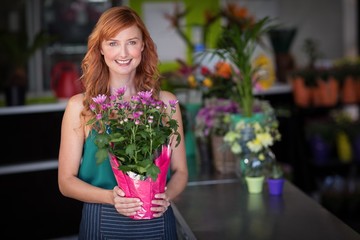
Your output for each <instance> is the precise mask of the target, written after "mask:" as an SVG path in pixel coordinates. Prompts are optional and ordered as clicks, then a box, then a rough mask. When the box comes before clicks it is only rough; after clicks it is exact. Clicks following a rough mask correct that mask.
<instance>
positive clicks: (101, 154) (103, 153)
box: [95, 149, 109, 164]
mask: <svg viewBox="0 0 360 240" xmlns="http://www.w3.org/2000/svg"><path fill="white" fill-rule="evenodd" d="M95 157H96V163H97V164H100V163H102V162H103V161H104V160H105V159H106V158H108V157H109V152H108V151H107V149H98V151H97V152H96V154H95Z"/></svg>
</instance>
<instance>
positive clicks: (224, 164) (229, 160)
mask: <svg viewBox="0 0 360 240" xmlns="http://www.w3.org/2000/svg"><path fill="white" fill-rule="evenodd" d="M211 148H212V159H213V163H214V169H215V171H217V172H218V173H220V174H228V173H234V172H235V169H236V168H235V156H234V154H233V153H232V152H231V150H230V148H228V147H227V146H226V145H225V142H224V137H223V136H216V135H212V136H211Z"/></svg>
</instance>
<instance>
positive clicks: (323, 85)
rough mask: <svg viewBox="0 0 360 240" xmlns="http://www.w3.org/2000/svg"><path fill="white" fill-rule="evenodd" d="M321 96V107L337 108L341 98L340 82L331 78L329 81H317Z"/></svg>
mask: <svg viewBox="0 0 360 240" xmlns="http://www.w3.org/2000/svg"><path fill="white" fill-rule="evenodd" d="M316 82H317V85H318V89H319V92H318V94H319V96H320V98H321V100H320V101H321V102H320V105H321V106H323V107H331V106H335V105H336V104H337V102H338V97H339V81H338V80H336V79H335V78H334V77H329V78H328V79H327V80H323V79H317V80H316Z"/></svg>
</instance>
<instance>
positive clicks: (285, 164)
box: [0, 0, 360, 239]
mask: <svg viewBox="0 0 360 240" xmlns="http://www.w3.org/2000/svg"><path fill="white" fill-rule="evenodd" d="M117 5H129V6H131V7H132V8H134V9H135V10H136V11H137V12H138V13H139V15H141V17H142V18H143V19H144V22H145V23H146V25H147V27H148V29H149V31H150V33H151V35H152V37H153V39H154V41H155V43H156V44H157V46H158V53H159V58H160V63H159V68H160V71H161V75H162V78H161V84H162V88H163V89H165V90H169V91H171V92H173V93H175V95H176V96H177V97H178V100H179V103H180V106H181V110H182V115H183V122H184V131H185V139H183V140H184V141H185V145H186V156H187V163H188V169H189V183H188V186H187V188H186V189H185V191H184V192H183V193H182V194H181V195H180V196H179V197H177V198H176V199H173V201H172V206H173V209H174V212H175V215H176V218H177V224H178V235H179V238H180V239H222V238H225V239H360V173H359V171H358V169H359V166H360V122H359V104H360V77H359V74H360V70H359V69H360V61H359V58H358V49H360V48H359V47H360V46H359V43H358V42H359V41H358V36H357V32H358V28H359V26H360V25H359V20H358V17H357V16H358V15H359V11H358V9H359V4H358V1H346V0H335V1H325V0H321V1H312V0H303V1H295V0H253V1H246V0H242V1H227V0H209V1H199V2H196V3H194V1H189V0H182V1H181V0H178V1H171V0H148V1H145V0H144V1H135V0H134V1H133V0H127V1H126V0H124V1H121V0H117V1H114V0H112V1H110V0H102V1H90V0H89V1H87V0H81V1H80V0H67V1H60V0H53V1H48V0H28V1H21V0H16V1H11V2H9V1H3V2H1V3H0V6H1V7H0V12H1V14H0V16H1V17H0V18H1V21H0V28H1V29H0V30H1V31H0V42H1V44H0V90H1V94H0V97H1V98H0V104H1V107H0V122H1V126H4V129H3V130H2V136H4V137H5V139H3V141H2V143H1V150H2V157H1V161H0V189H1V190H2V191H1V193H0V197H1V202H2V204H1V213H2V216H3V218H4V221H3V227H2V230H1V231H0V236H2V237H9V236H11V235H12V234H13V233H14V232H16V234H17V235H18V236H22V237H29V236H31V237H33V238H35V239H66V238H69V239H70V238H72V239H76V236H77V231H78V228H79V221H80V215H81V206H82V205H81V203H80V202H78V201H75V200H72V199H68V198H65V197H63V196H62V195H61V194H60V192H59V190H58V185H57V161H58V160H57V157H58V150H59V143H60V127H61V120H62V116H63V113H64V109H65V106H66V103H67V99H68V98H69V97H70V96H72V95H73V94H76V93H78V92H80V91H81V86H79V85H77V84H76V80H77V79H78V78H79V76H80V75H81V71H80V62H81V59H82V58H83V56H84V54H85V52H86V41H87V36H88V35H89V33H90V32H91V29H92V27H93V26H94V24H95V23H96V21H97V19H98V17H99V16H100V14H101V13H102V12H103V11H104V10H106V9H107V8H109V7H111V6H117ZM320 11H321V15H319V14H318V12H320ZM304 16H306V17H304ZM328 26H331V28H328ZM34 39H37V41H36V43H37V44H33V43H34ZM19 53H20V54H19ZM252 180H255V181H257V182H260V184H259V185H257V186H255V188H253V186H252V185H251V182H252ZM273 182H275V183H277V184H279V186H280V188H279V189H275V188H273V185H272V183H273Z"/></svg>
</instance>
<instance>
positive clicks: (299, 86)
mask: <svg viewBox="0 0 360 240" xmlns="http://www.w3.org/2000/svg"><path fill="white" fill-rule="evenodd" d="M291 84H292V89H293V95H294V101H295V103H296V105H298V106H299V107H308V106H309V105H310V104H311V102H312V94H311V89H310V88H309V87H307V86H306V84H305V79H304V78H303V77H300V76H296V77H294V78H293V79H292V80H291Z"/></svg>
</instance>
